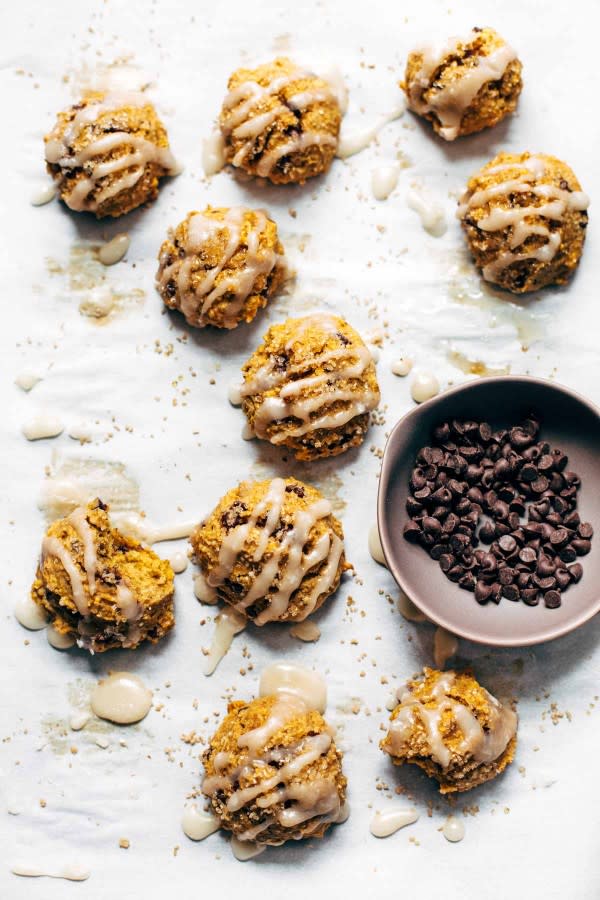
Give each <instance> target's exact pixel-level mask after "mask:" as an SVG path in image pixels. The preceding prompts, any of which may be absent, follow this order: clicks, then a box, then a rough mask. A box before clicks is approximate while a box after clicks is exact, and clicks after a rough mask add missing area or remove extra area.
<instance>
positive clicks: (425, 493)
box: [413, 486, 431, 500]
mask: <svg viewBox="0 0 600 900" xmlns="http://www.w3.org/2000/svg"><path fill="white" fill-rule="evenodd" d="M430 495H431V488H428V487H427V486H425V487H423V488H421V489H420V490H417V491H415V492H414V494H413V496H414V497H416V499H417V500H427V498H428V497H429V496H430Z"/></svg>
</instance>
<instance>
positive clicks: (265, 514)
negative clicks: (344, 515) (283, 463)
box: [190, 478, 346, 625]
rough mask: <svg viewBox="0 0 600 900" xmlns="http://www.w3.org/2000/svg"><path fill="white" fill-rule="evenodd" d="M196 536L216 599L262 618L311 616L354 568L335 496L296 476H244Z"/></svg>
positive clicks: (198, 559)
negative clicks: (262, 478) (247, 478)
mask: <svg viewBox="0 0 600 900" xmlns="http://www.w3.org/2000/svg"><path fill="white" fill-rule="evenodd" d="M190 541H191V545H192V550H193V557H192V558H193V560H194V562H195V563H196V564H197V565H198V566H200V570H201V572H202V577H203V579H204V581H205V582H206V585H207V588H208V590H209V591H212V592H214V593H215V594H216V597H215V599H216V598H218V599H220V600H225V601H226V602H227V603H229V604H231V606H233V607H235V609H237V610H238V611H239V612H241V613H243V614H244V615H247V616H248V617H249V618H250V619H252V620H253V621H254V622H255V623H256V624H257V625H264V624H265V623H266V622H273V621H276V622H290V621H291V622H301V621H302V620H303V619H306V617H307V616H309V615H310V614H311V613H312V612H314V611H315V610H316V609H319V607H320V606H321V605H322V604H323V603H324V602H325V600H326V599H327V598H328V597H329V596H330V595H331V594H333V593H334V591H335V590H337V587H338V585H339V583H340V578H341V575H342V572H343V571H344V569H345V568H346V563H345V557H344V533H343V531H342V526H341V524H340V522H339V521H338V520H337V519H336V517H335V516H334V515H332V512H331V504H330V503H329V501H328V500H326V499H325V498H324V497H323V496H322V495H321V494H320V493H319V491H317V490H316V488H314V487H310V485H308V484H303V483H302V482H301V481H297V480H296V479H295V478H286V479H285V480H284V479H283V478H274V479H273V480H272V481H244V482H242V483H241V484H240V485H238V486H237V487H236V488H233V490H231V491H229V493H227V494H226V495H225V496H224V497H223V498H222V499H221V500H220V501H219V503H218V505H217V507H216V508H215V509H214V510H213V512H212V513H211V514H210V516H208V518H207V519H206V520H205V521H204V522H203V523H202V524H201V525H200V526H199V527H198V528H197V529H196V530H195V531H194V532H193V533H192V535H191V538H190Z"/></svg>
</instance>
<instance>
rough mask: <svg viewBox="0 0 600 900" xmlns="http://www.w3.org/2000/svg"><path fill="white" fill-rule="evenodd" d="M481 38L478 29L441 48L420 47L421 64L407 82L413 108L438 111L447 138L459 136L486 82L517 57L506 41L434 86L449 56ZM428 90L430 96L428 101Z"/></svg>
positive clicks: (493, 79) (500, 75)
mask: <svg viewBox="0 0 600 900" xmlns="http://www.w3.org/2000/svg"><path fill="white" fill-rule="evenodd" d="M477 38H478V34H477V32H475V31H472V32H471V33H470V34H469V35H468V36H467V38H460V37H457V38H456V37H455V38H450V40H449V41H448V42H447V44H446V45H445V46H443V47H441V48H439V47H438V48H435V47H423V48H419V50H418V51H417V52H419V53H421V56H422V60H421V67H420V69H419V71H418V72H417V73H416V74H415V76H414V77H413V79H412V80H411V81H410V83H409V84H408V85H407V87H408V105H409V107H410V108H411V109H412V110H414V111H415V112H417V113H419V114H420V115H427V114H429V113H434V114H435V116H436V118H437V119H438V121H439V122H440V125H441V126H442V127H441V128H440V131H439V133H440V136H441V137H443V138H445V140H447V141H453V140H454V139H455V138H456V137H458V134H459V132H460V126H461V122H462V119H463V116H464V114H465V112H466V111H467V109H468V108H469V106H470V105H471V103H472V102H473V100H474V99H475V97H476V96H477V94H478V93H479V91H480V90H481V88H482V87H483V86H484V84H487V83H488V82H489V81H498V80H500V79H501V78H502V76H503V75H504V73H505V72H506V69H507V67H508V65H509V64H510V63H511V62H513V60H515V59H516V58H517V55H516V53H515V51H514V50H513V48H512V47H510V46H509V45H508V44H506V43H502V44H500V45H499V46H498V47H495V48H494V49H493V50H492V51H491V52H490V53H488V54H487V55H483V54H480V55H478V56H477V58H476V59H475V60H473V62H474V65H470V66H469V65H466V66H464V65H461V67H460V69H459V72H458V76H457V77H456V78H454V79H453V80H452V81H450V82H448V84H445V85H444V86H443V87H440V88H437V87H435V86H432V76H433V75H434V74H435V72H436V70H437V69H439V68H440V66H441V65H442V64H443V63H444V61H445V60H446V59H447V57H453V56H454V55H455V54H456V53H457V51H458V50H459V47H460V46H467V47H468V46H469V44H471V43H473V42H475V41H476V40H477ZM468 60H469V61H470V60H471V57H468ZM427 92H428V93H429V94H430V96H429V99H428V100H425V98H424V94H425V93H427Z"/></svg>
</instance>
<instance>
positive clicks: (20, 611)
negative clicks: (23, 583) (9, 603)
mask: <svg viewBox="0 0 600 900" xmlns="http://www.w3.org/2000/svg"><path fill="white" fill-rule="evenodd" d="M15 619H16V620H17V622H18V623H19V625H22V626H23V628H27V629H28V630H29V631H41V629H42V628H45V627H46V625H47V624H48V614H47V612H46V611H45V610H44V609H43V607H41V606H40V605H39V604H38V603H36V602H35V601H34V600H32V599H31V597H28V596H27V595H25V596H24V597H19V599H18V600H17V602H16V604H15Z"/></svg>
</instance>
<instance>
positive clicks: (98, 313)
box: [79, 284, 116, 319]
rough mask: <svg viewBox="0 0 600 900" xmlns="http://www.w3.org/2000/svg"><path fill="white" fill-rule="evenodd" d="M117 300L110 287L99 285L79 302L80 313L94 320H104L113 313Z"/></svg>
mask: <svg viewBox="0 0 600 900" xmlns="http://www.w3.org/2000/svg"><path fill="white" fill-rule="evenodd" d="M115 299H116V298H115V295H114V294H113V292H112V289H111V287H110V285H108V284H98V285H96V287H93V288H91V290H90V291H89V292H88V293H86V294H85V295H84V296H83V297H82V299H81V300H80V301H79V312H80V313H81V315H82V316H89V317H90V318H92V319H103V318H104V317H105V316H107V315H108V314H109V313H110V312H112V309H113V307H114V305H115Z"/></svg>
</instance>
